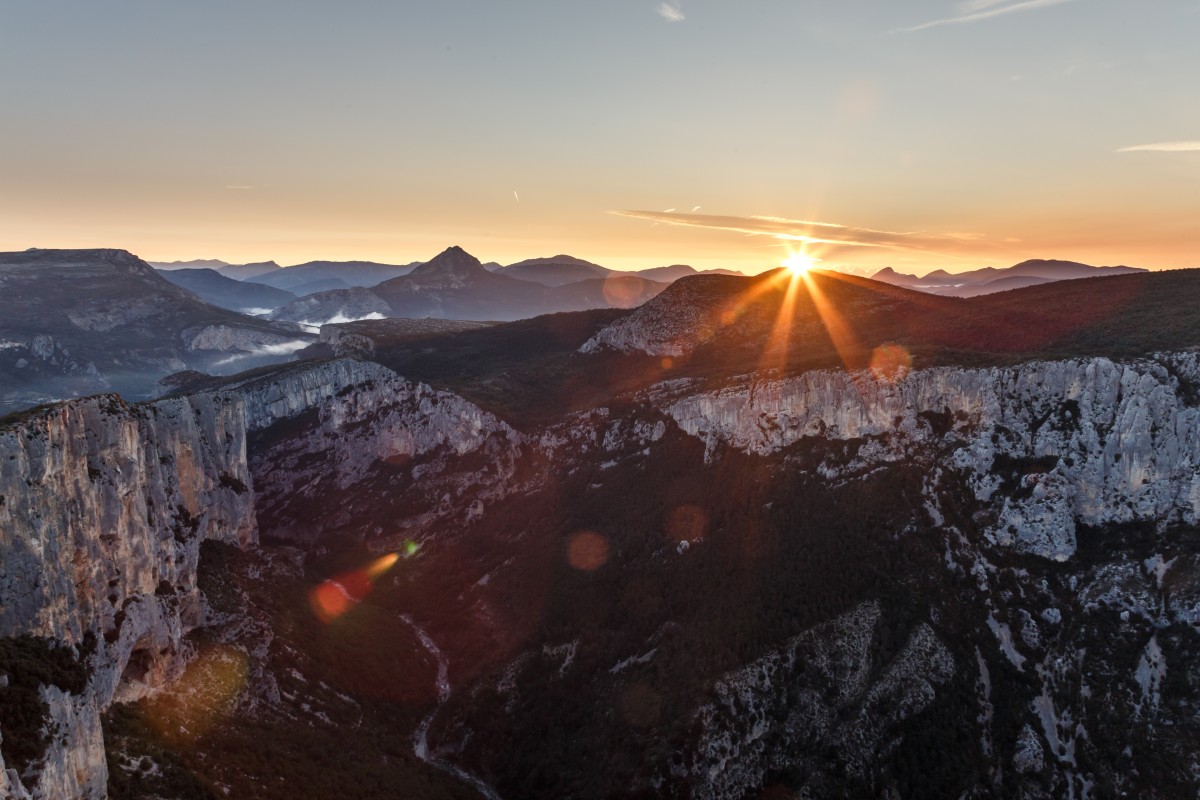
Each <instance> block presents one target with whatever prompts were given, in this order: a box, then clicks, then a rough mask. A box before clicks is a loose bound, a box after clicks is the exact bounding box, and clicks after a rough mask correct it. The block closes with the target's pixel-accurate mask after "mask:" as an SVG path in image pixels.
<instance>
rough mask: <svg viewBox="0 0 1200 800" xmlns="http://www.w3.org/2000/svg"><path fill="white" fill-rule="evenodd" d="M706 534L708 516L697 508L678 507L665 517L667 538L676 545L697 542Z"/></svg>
mask: <svg viewBox="0 0 1200 800" xmlns="http://www.w3.org/2000/svg"><path fill="white" fill-rule="evenodd" d="M707 532H708V514H707V513H705V511H704V509H702V508H699V507H698V506H678V507H676V508H675V509H673V510H672V511H671V513H670V514H668V515H667V524H666V534H667V537H668V538H670V539H671V541H673V542H675V543H677V544H678V543H679V542H688V543H691V542H695V541H699V540H700V539H703V538H704V534H705V533H707Z"/></svg>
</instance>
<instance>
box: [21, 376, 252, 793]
mask: <svg viewBox="0 0 1200 800" xmlns="http://www.w3.org/2000/svg"><path fill="white" fill-rule="evenodd" d="M245 448H246V437H245V424H244V415H243V409H242V406H241V404H240V403H239V402H237V400H236V399H227V398H218V397H216V396H213V395H200V396H196V397H191V398H183V399H171V400H162V401H159V402H157V403H154V404H151V405H145V406H131V405H129V404H127V403H125V402H124V401H123V400H121V399H120V398H119V397H117V396H115V395H107V396H100V397H95V398H88V399H85V400H79V401H74V402H70V403H65V404H62V405H60V406H57V407H55V408H53V409H51V410H49V411H46V412H42V413H40V414H36V415H33V416H31V417H30V418H28V419H26V420H24V421H20V422H16V423H13V424H10V425H9V426H8V427H7V428H5V429H3V430H0V636H14V635H18V634H30V635H33V636H39V637H45V638H49V639H53V640H56V641H58V642H61V643H65V644H67V645H73V646H75V647H76V648H79V649H80V652H88V651H89V650H90V648H91V647H94V650H90V656H89V657H88V659H87V666H88V668H89V669H90V673H91V674H90V679H89V681H88V683H87V688H86V690H85V692H84V693H83V694H82V695H80V696H77V695H73V694H66V693H63V692H61V691H59V690H58V689H57V688H54V687H43V689H42V697H43V700H44V702H45V703H46V704H47V706H48V708H49V718H48V720H47V728H48V730H50V731H51V732H52V733H53V736H52V739H51V743H50V746H49V749H48V751H47V753H46V757H45V759H44V762H43V763H42V764H40V765H36V768H34V769H32V770H31V771H28V772H27V774H25V775H23V776H21V778H20V780H21V781H23V782H24V784H25V787H26V788H27V789H29V790H30V791H31V792H32V794H33V796H34V797H44V798H76V797H88V798H94V797H103V796H104V793H105V785H106V768H105V764H104V747H103V740H102V736H101V731H100V724H99V714H100V711H101V710H102V709H103V708H104V707H106V706H107V705H108V704H109V703H111V702H112V701H113V700H115V699H134V698H136V697H138V696H140V695H141V694H143V693H145V692H147V691H150V690H152V689H154V688H156V687H157V686H160V685H162V683H163V682H165V681H167V680H169V679H170V678H171V677H172V676H173V675H174V674H175V673H177V672H178V671H179V670H180V669H181V668H182V666H183V662H184V660H185V659H184V655H185V654H184V644H183V636H184V634H185V633H186V632H187V631H188V630H189V629H191V628H192V627H194V626H195V625H196V624H198V622H199V621H200V596H199V591H198V590H197V588H196V570H197V564H198V561H199V552H200V543H201V542H202V541H204V540H205V539H216V540H220V541H225V542H231V543H235V544H239V545H247V544H250V543H253V542H254V541H256V539H257V527H256V522H255V517H254V504H253V492H252V491H251V488H250V475H249V472H248V470H247V467H246V449H245ZM92 637H94V644H93V645H90V646H88V647H85V641H88V640H91V639H92ZM7 780H8V781H9V783H10V787H9V789H8V791H9V792H11V793H13V794H14V795H15V796H19V792H18V790H17V789H15V788H12V786H11V784H14V782H15V780H16V778H15V776H14V775H13V774H12V773H10V774H9V775H8V778H7Z"/></svg>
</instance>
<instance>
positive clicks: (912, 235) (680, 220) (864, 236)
mask: <svg viewBox="0 0 1200 800" xmlns="http://www.w3.org/2000/svg"><path fill="white" fill-rule="evenodd" d="M609 213H611V214H615V215H617V216H620V217H631V218H633V219H644V220H648V221H650V222H653V223H654V224H656V225H657V224H659V223H663V224H666V225H682V226H686V227H692V228H708V229H712V230H721V231H732V232H734V233H742V234H746V235H748V236H772V237H774V238H776V239H782V240H784V241H792V242H806V243H809V244H822V245H832V246H836V247H838V248H841V247H847V248H861V247H885V248H898V249H905V250H920V251H926V252H963V251H964V250H970V251H978V250H990V249H992V246H991V245H990V244H989V243H988V242H986V241H983V240H981V238H980V237H979V236H978V235H976V234H962V233H945V234H930V233H923V232H898V231H879V230H874V229H872V228H855V227H852V226H848V225H837V224H835V223H832V222H814V221H812V220H797V219H784V218H782V217H735V216H723V215H717V214H684V213H674V212H667V211H637V210H628V211H611V212H609Z"/></svg>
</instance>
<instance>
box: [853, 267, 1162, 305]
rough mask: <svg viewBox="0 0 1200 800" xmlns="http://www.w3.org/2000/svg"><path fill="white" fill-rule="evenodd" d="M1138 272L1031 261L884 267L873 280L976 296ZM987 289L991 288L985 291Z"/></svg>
mask: <svg viewBox="0 0 1200 800" xmlns="http://www.w3.org/2000/svg"><path fill="white" fill-rule="evenodd" d="M1138 272H1146V270H1144V269H1140V268H1137V267H1124V266H1121V267H1093V266H1089V265H1087V264H1080V263H1078V262H1076V261H1054V260H1045V259H1032V260H1030V261H1022V262H1021V263H1020V264H1015V265H1013V266H1011V267H1006V268H1003V269H998V268H996V267H984V268H983V269H976V270H969V271H967V272H958V273H949V272H946V271H945V270H940V269H939V270H934V271H933V272H930V273H929V274H927V275H924V276H920V277H918V276H916V275H906V274H904V273H902V272H896V271H895V270H894V269H892V268H891V267H884V268H883V269H881V270H879V271H878V272H876V273H875V274H874V275H872V276H871V278H872V280H877V281H883V282H885V283H891V284H894V285H896V286H908V287H910V288H912V289H917V290H919V291H923V292H929V293H931V294H941V295H946V296H949V297H975V296H978V295H981V294H989V293H991V292H1001V291H1007V290H1009V289H1018V288H1021V287H1023V286H1033V285H1036V284H1037V283H1040V282H1045V281H1061V280H1075V279H1079V278H1096V277H1100V276H1104V275H1132V274H1134V273H1138ZM1007 278H1026V279H1027V280H1023V281H1016V280H1013V281H1007V282H1000V281H1004V280H1005V279H1007ZM985 286H988V287H991V288H988V289H985V288H984V287H985Z"/></svg>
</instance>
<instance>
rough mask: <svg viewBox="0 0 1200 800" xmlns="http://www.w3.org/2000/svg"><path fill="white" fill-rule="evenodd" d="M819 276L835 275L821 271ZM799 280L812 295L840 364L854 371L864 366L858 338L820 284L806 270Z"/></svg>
mask: <svg viewBox="0 0 1200 800" xmlns="http://www.w3.org/2000/svg"><path fill="white" fill-rule="evenodd" d="M821 276H822V277H826V276H829V277H835V273H832V272H822V273H821ZM800 280H802V281H804V284H805V286H807V287H808V294H809V296H810V297H812V301H813V306H814V307H815V308H816V309H817V315H818V316H820V318H821V322H822V324H824V326H825V330H826V331H827V332H828V333H829V340H830V341H831V342H833V349H834V350H836V351H837V354H838V358H839V359H841V362H842V366H844V367H845V368H846V369H847V370H848V371H854V370H857V369H861V368H862V367H864V366H866V365H865V364H862V363H859V362H860V361H861V360H862V359H861V348H860V346H859V343H858V338H857V337H856V336H855V335H854V331H852V330H851V329H850V325H849V324H848V323H847V322H846V320H845V318H844V317H843V316H842V314H841V312H839V311H838V310H837V308H836V307H835V306H834V304H833V303H832V302H830V301H829V298H828V297H827V296H826V294H825V291H824V290H823V289H822V288H821V286H820V284H819V283H818V282H817V281H816V280H814V278H813V275H812V274H810V273H807V272H806V273H804V274H802V275H800Z"/></svg>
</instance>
